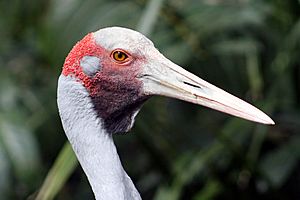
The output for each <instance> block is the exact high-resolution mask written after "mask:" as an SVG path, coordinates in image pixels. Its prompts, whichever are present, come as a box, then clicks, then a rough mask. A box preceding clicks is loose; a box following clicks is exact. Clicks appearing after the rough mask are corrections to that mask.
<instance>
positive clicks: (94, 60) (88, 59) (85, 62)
mask: <svg viewBox="0 0 300 200" xmlns="http://www.w3.org/2000/svg"><path fill="white" fill-rule="evenodd" d="M80 66H81V68H82V71H83V73H85V74H86V75H88V76H94V75H95V74H96V73H97V72H98V71H99V70H101V64H100V59H99V58H98V57H95V56H84V57H83V58H82V59H81V61H80Z"/></svg>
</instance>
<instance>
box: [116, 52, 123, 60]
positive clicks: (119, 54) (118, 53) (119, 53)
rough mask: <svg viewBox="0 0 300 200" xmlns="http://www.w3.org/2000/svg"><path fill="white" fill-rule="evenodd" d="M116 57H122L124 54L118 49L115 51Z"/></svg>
mask: <svg viewBox="0 0 300 200" xmlns="http://www.w3.org/2000/svg"><path fill="white" fill-rule="evenodd" d="M117 57H118V58H119V59H122V58H124V57H125V56H124V53H122V52H120V51H118V52H117Z"/></svg>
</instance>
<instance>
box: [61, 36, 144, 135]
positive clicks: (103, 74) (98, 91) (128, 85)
mask: <svg viewBox="0 0 300 200" xmlns="http://www.w3.org/2000/svg"><path fill="white" fill-rule="evenodd" d="M110 55H111V52H110V51H107V50H106V49H104V48H102V47H101V46H99V45H98V44H96V42H95V40H94V38H93V34H92V33H89V34H88V35H87V36H85V37H84V38H83V39H82V40H81V41H79V42H78V43H77V44H76V45H75V46H74V47H73V49H72V50H71V52H70V53H69V55H68V56H67V58H66V60H65V63H64V67H63V70H62V74H63V75H64V76H73V77H75V78H76V79H77V80H78V81H79V82H81V83H82V84H83V86H84V87H85V88H86V89H87V91H88V92H89V94H90V96H91V99H92V102H93V103H94V106H95V110H96V111H97V113H98V115H99V117H100V118H102V119H103V120H104V124H105V126H106V129H107V130H108V132H111V133H114V132H124V131H127V130H128V128H129V124H131V120H132V119H131V118H132V115H133V113H134V112H135V111H137V110H138V109H139V108H140V106H141V105H142V103H143V102H144V101H145V100H146V99H147V97H146V96H145V95H143V93H142V82H141V81H140V80H138V79H137V78H136V77H137V75H138V74H139V72H140V69H141V68H140V67H141V66H142V64H143V62H144V59H143V58H139V57H134V55H132V61H131V62H129V63H128V64H122V65H120V64H118V63H116V62H115V61H114V60H113V58H112V57H111V56H110ZM84 56H94V57H98V58H99V59H100V66H101V68H100V70H99V71H98V72H97V73H96V74H95V75H94V76H88V75H86V74H85V73H84V72H83V70H82V68H81V67H80V61H81V59H82V58H83V57H84Z"/></svg>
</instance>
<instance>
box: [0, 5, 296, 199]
mask: <svg viewBox="0 0 300 200" xmlns="http://www.w3.org/2000/svg"><path fill="white" fill-rule="evenodd" d="M149 9H150V11H149ZM151 9H152V10H151ZM147 11H149V12H147ZM299 17H300V2H299V1H297V0H223V1H222V0H203V1H200V0H188V1H179V0H165V1H160V0H159V1H157V0H156V1H155V0H154V1H151V2H150V1H146V0H135V1H134V0H133V1H121V0H110V1H109V0H86V1H79V0H67V1H66V0H52V1H50V0H48V1H45V0H44V1H38V0H31V1H22V0H10V1H7V0H1V1H0V196H1V199H3V200H5V199H26V198H28V197H29V199H31V198H33V197H34V196H35V195H36V194H37V191H38V190H39V188H40V187H41V185H42V184H43V181H44V180H45V177H46V175H47V173H48V171H49V170H50V168H51V167H52V166H53V163H54V162H55V159H56V157H57V156H58V154H59V152H60V150H61V148H62V147H63V145H64V143H65V142H66V137H65V135H64V132H63V130H62V127H61V123H60V119H59V115H58V113H57V106H56V88H57V78H58V76H59V74H60V70H61V67H62V65H63V62H64V58H65V57H66V55H67V53H68V52H69V51H70V49H71V48H72V45H73V44H74V43H75V42H76V41H78V40H80V39H81V38H82V37H83V36H84V35H85V34H87V33H88V32H90V31H95V30H97V29H99V28H101V27H106V26H112V25H118V26H125V27H129V28H132V29H136V30H140V31H142V32H143V33H145V34H146V35H148V37H149V38H150V39H151V40H153V42H154V43H155V45H156V47H157V48H158V49H160V51H161V52H162V53H163V54H164V55H166V56H167V57H168V58H170V59H171V60H172V61H174V62H175V63H177V64H179V65H181V66H183V67H184V68H186V69H188V70H189V71H191V72H193V73H195V74H197V75H198V76H200V77H202V78H203V79H205V80H207V81H209V82H211V83H213V84H215V85H217V86H219V87H221V88H223V89H225V90H227V91H230V93H232V94H234V95H236V96H238V97H240V98H242V99H245V100H247V101H249V102H250V103H252V104H254V105H255V106H257V107H259V108H260V109H262V110H263V111H265V112H266V113H268V114H269V115H270V116H271V117H272V118H273V119H274V121H275V122H276V125H275V126H265V125H259V124H256V123H253V122H248V121H245V120H242V119H238V118H235V117H231V116H228V115H226V114H222V113H219V112H216V111H213V110H210V109H207V108H203V107H200V106H196V105H192V104H188V103H185V102H181V101H178V100H173V99H168V98H163V97H154V98H152V99H151V100H149V101H148V102H147V103H146V104H145V106H144V107H143V109H142V111H141V112H140V114H139V115H138V117H137V119H136V124H135V126H134V128H133V130H132V131H131V133H129V134H125V135H116V136H115V141H116V145H117V147H118V151H119V154H120V157H121V159H122V162H123V165H124V168H125V169H126V170H127V172H128V174H129V175H130V176H131V177H132V179H133V181H134V182H135V184H136V186H137V188H138V189H139V191H140V193H141V195H142V197H143V199H145V200H147V199H155V200H176V199H182V200H183V199H184V200H188V199H191V200H210V199H216V200H218V199H220V200H221V199H222V200H224V199H243V200H252V199H264V200H268V199H272V200H274V199H280V200H281V199H282V200H283V199H287V200H297V199H300V191H299V189H300V188H299V187H300V170H299V166H300V165H299V156H300V135H299V131H300V112H299V111H300V109H299V108H300V103H299V102H300V18H299ZM68 156H69V157H72V154H68V155H67V157H68ZM74 163H75V162H74ZM72 166H75V165H74V164H72ZM72 169H73V167H70V169H69V170H60V171H59V172H57V173H61V174H65V176H66V177H67V176H68V175H67V174H68V173H71V172H72ZM61 174H60V175H59V176H58V177H63V175H61ZM50 176H52V175H50ZM62 179H63V178H62ZM55 181H58V182H59V181H61V182H62V185H61V187H60V186H58V189H57V190H58V191H59V192H58V195H57V196H56V197H55V198H56V199H59V200H60V199H63V200H68V199H78V200H79V199H92V198H93V196H92V192H91V189H90V187H89V185H88V182H87V180H86V177H85V175H84V173H83V171H82V170H81V168H80V167H77V168H75V171H74V172H73V173H72V174H71V178H69V179H68V181H67V182H66V183H65V184H64V183H63V182H64V181H63V180H55ZM55 184H56V183H54V185H55ZM56 185H57V184H56ZM47 188H50V187H47ZM53 194H54V193H53Z"/></svg>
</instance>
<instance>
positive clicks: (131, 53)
mask: <svg viewBox="0 0 300 200" xmlns="http://www.w3.org/2000/svg"><path fill="white" fill-rule="evenodd" d="M62 75H63V76H71V77H74V78H75V79H76V81H78V82H80V83H81V84H82V85H83V86H84V87H85V88H86V90H87V91H88V93H89V96H90V98H91V101H92V102H93V105H94V109H95V111H96V113H97V115H98V116H99V117H100V118H101V119H102V120H103V124H104V126H105V128H106V130H107V131H108V132H109V133H117V132H126V131H128V130H129V129H130V128H131V127H132V125H133V122H134V118H135V116H136V114H137V112H138V111H139V109H140V107H141V106H142V104H143V103H144V102H145V101H146V100H147V99H148V98H149V97H151V96H153V95H162V96H167V97H172V98H177V99H181V100H183V101H188V102H191V103H195V104H200V105H203V106H206V107H209V108H212V109H215V110H219V111H221V112H225V113H228V114H231V115H234V116H237V117H241V118H244V119H247V120H252V121H256V122H259V123H264V124H274V122H273V121H272V119H271V118H270V117H268V116H267V115H266V114H264V113H263V112H262V111H260V110H258V109H257V108H255V107H253V106H252V105H250V104H248V103H246V102H244V101H242V100H240V99H239V98H237V97H234V96H233V95H231V94H229V93H227V92H225V91H224V90H222V89H219V88H217V87H216V86H214V85H212V84H210V83H208V82H206V81H204V80H203V79H201V78H199V77H197V76H196V75H194V74H192V73H190V72H188V71H186V70H185V69H183V68H182V67H180V66H178V65H176V64H175V63H173V62H171V61H170V60H168V59H167V58H166V57H164V56H163V55H162V54H161V53H160V52H159V51H158V50H157V49H156V48H155V47H154V45H153V43H152V42H151V41H150V40H149V39H148V38H146V37H145V36H144V35H142V34H141V33H139V32H136V31H133V30H130V29H127V28H120V27H109V28H104V29H100V30H98V31H96V32H93V33H89V34H88V35H87V36H85V37H84V38H83V39H82V40H81V41H79V42H78V43H77V44H76V45H75V46H74V47H73V49H72V50H71V51H70V53H69V55H68V56H67V58H66V60H65V63H64V67H63V71H62Z"/></svg>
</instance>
